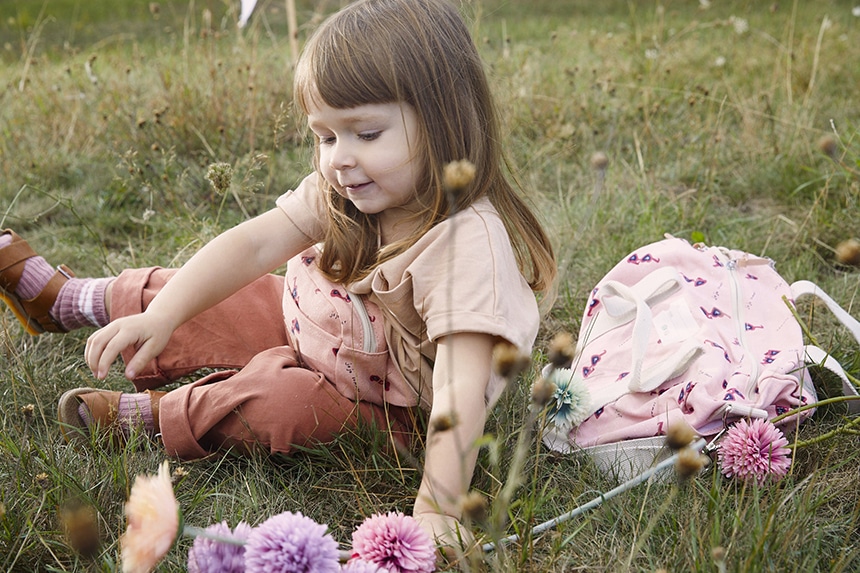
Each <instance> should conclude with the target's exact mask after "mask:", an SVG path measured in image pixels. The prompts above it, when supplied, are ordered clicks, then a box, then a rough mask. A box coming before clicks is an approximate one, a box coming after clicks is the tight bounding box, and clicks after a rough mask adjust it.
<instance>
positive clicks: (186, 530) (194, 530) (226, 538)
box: [182, 525, 246, 546]
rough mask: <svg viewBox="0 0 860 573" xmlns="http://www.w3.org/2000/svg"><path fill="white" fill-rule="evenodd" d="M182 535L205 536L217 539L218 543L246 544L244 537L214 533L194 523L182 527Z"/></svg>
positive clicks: (213, 539)
mask: <svg viewBox="0 0 860 573" xmlns="http://www.w3.org/2000/svg"><path fill="white" fill-rule="evenodd" d="M182 535H184V536H185V537H203V538H205V539H211V540H212V541H217V542H218V543H228V544H230V545H239V546H242V545H245V543H246V541H245V540H244V539H239V538H238V537H233V536H232V535H219V534H217V533H212V532H211V531H206V530H205V529H204V528H202V527H195V526H193V525H186V526H185V527H183V528H182Z"/></svg>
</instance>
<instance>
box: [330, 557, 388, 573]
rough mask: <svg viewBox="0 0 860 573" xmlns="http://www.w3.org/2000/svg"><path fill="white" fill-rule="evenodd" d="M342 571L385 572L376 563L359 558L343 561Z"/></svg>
mask: <svg viewBox="0 0 860 573" xmlns="http://www.w3.org/2000/svg"><path fill="white" fill-rule="evenodd" d="M341 572H342V573H386V570H385V569H381V568H380V567H379V566H378V565H377V564H376V563H371V562H370V561H362V560H361V559H351V560H350V561H348V562H347V563H344V564H343V566H342V567H341Z"/></svg>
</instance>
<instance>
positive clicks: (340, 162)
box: [329, 141, 355, 171]
mask: <svg viewBox="0 0 860 573" xmlns="http://www.w3.org/2000/svg"><path fill="white" fill-rule="evenodd" d="M329 166H331V168H332V169H335V170H337V171H342V170H344V169H349V168H351V167H355V155H354V154H353V152H352V150H351V148H350V146H349V145H348V144H347V143H345V142H341V141H338V142H337V143H335V145H334V148H333V149H332V151H331V156H330V157H329Z"/></svg>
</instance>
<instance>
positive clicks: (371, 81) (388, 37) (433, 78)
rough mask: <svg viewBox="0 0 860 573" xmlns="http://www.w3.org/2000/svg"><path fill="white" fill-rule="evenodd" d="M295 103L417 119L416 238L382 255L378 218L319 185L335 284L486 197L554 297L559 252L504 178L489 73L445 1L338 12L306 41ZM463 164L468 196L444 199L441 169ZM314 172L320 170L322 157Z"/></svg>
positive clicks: (327, 264)
mask: <svg viewBox="0 0 860 573" xmlns="http://www.w3.org/2000/svg"><path fill="white" fill-rule="evenodd" d="M294 94H295V99H296V103H297V105H298V106H299V107H300V108H301V109H302V110H303V111H304V112H305V113H307V112H308V111H309V108H310V107H311V106H312V104H313V102H314V101H319V100H322V101H323V102H325V104H327V105H329V106H331V107H334V108H338V109H348V108H352V107H356V106H360V105H365V104H377V103H396V102H406V103H408V104H410V105H411V106H412V107H413V108H414V109H415V112H416V114H417V117H418V124H419V129H420V134H419V137H418V138H417V139H418V140H419V141H418V142H417V145H416V146H415V148H414V150H413V152H414V153H416V154H417V156H416V158H417V159H418V160H419V164H420V165H423V173H422V174H421V176H420V177H419V185H418V189H417V191H416V192H417V194H418V202H419V204H420V206H421V209H420V210H419V212H418V213H416V214H415V215H414V218H415V220H416V222H417V225H416V229H417V230H416V231H415V233H414V234H413V235H412V236H411V237H408V238H406V239H405V240H403V241H400V242H398V243H395V244H392V245H388V246H386V247H384V248H382V249H380V248H379V247H378V245H377V240H378V239H377V237H378V231H379V230H378V227H377V224H376V218H375V216H374V215H367V214H364V213H361V212H360V211H358V209H356V208H355V206H353V205H352V203H351V202H350V201H349V200H348V199H345V198H344V197H342V196H341V195H339V194H338V193H337V192H336V191H335V190H334V189H333V188H332V187H331V186H330V185H328V184H327V183H326V182H325V181H324V180H323V178H322V177H320V181H321V185H322V186H323V189H322V190H321V191H322V192H323V193H324V196H325V198H326V202H327V204H328V206H329V209H328V211H329V212H328V215H327V216H328V217H329V219H330V220H329V223H330V224H329V225H328V226H327V232H326V236H325V239H324V243H323V254H322V256H321V258H320V260H319V264H320V268H321V269H322V270H323V271H324V272H326V273H327V274H328V275H329V277H330V278H332V279H333V280H336V281H338V282H341V283H350V282H353V281H356V280H359V279H361V278H362V277H364V276H366V275H367V274H368V273H369V272H370V271H371V270H372V269H373V268H374V267H375V266H377V265H378V264H379V263H381V262H383V261H385V260H388V259H390V258H391V257H393V256H395V255H397V254H399V253H401V252H403V251H404V250H405V249H406V248H408V247H409V246H410V245H412V244H414V242H415V241H416V240H417V239H418V238H420V237H421V236H422V235H423V234H424V233H426V232H427V231H428V230H429V229H430V228H432V227H433V226H434V225H436V224H437V223H439V222H440V221H442V220H444V219H445V218H446V217H448V216H450V215H451V214H452V213H455V212H457V211H459V210H461V209H463V208H465V207H468V206H469V205H471V204H472V203H473V202H474V201H475V200H476V199H479V198H481V197H484V196H487V197H489V199H490V201H491V202H492V203H493V205H494V206H495V208H496V210H497V211H498V212H499V214H500V215H501V217H502V220H503V221H504V224H505V228H506V229H507V231H508V235H509V237H510V239H511V244H512V245H513V247H514V251H515V253H516V256H517V262H518V264H519V267H520V270H521V272H522V273H523V275H524V276H525V277H526V279H527V280H528V281H529V284H530V285H531V287H532V289H534V290H535V291H538V292H543V293H545V294H548V293H551V292H552V288H553V285H554V282H555V277H556V272H557V271H556V264H555V257H554V255H553V250H552V246H551V244H550V241H549V239H548V238H547V236H546V234H545V233H544V231H543V229H542V227H541V225H540V223H539V221H538V220H537V218H536V217H535V216H534V214H533V213H532V211H531V210H530V209H529V207H528V206H527V204H526V203H525V202H524V201H523V200H522V199H521V198H520V197H519V195H518V194H517V193H516V191H515V190H514V188H513V187H512V185H511V183H510V182H509V181H508V179H507V178H506V176H505V173H506V167H507V164H506V161H505V159H504V155H503V152H502V149H501V146H500V143H499V120H498V117H497V115H496V114H497V112H496V107H495V104H494V102H493V98H492V95H491V94H490V89H489V85H488V82H487V78H486V75H485V73H484V68H483V64H482V62H481V59H480V56H479V55H478V51H477V49H476V48H475V45H474V42H473V41H472V38H471V34H470V33H469V30H468V28H467V27H466V24H465V22H464V21H463V19H462V18H461V16H460V14H459V12H458V11H457V9H456V8H455V7H454V6H453V5H451V4H450V3H448V2H447V0H360V1H358V2H355V3H353V4H351V5H349V6H347V7H346V8H344V9H343V10H341V11H339V12H337V13H336V14H334V15H333V16H331V17H330V18H329V19H327V20H326V21H325V22H324V23H323V24H322V25H321V26H320V27H319V28H318V29H317V30H316V31H315V32H314V34H313V35H312V36H311V38H310V39H309V40H308V43H307V45H306V46H305V49H304V52H303V53H302V56H301V58H300V60H299V63H298V65H297V68H296V74H295V85H294ZM317 98H319V99H317ZM463 159H465V160H468V161H469V162H471V163H472V164H473V165H474V166H475V177H474V180H473V182H472V183H471V184H470V185H469V186H468V187H467V188H466V189H465V190H463V191H462V192H458V193H456V194H451V193H446V190H445V186H444V184H443V177H442V174H443V169H444V167H445V165H446V164H448V163H450V162H452V161H458V160H463ZM315 165H316V167H317V168H319V153H318V148H317V153H315Z"/></svg>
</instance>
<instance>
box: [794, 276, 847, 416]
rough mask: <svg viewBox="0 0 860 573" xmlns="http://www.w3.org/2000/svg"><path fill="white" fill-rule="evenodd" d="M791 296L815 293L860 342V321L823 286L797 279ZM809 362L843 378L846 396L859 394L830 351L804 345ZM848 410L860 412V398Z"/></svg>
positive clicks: (843, 390) (796, 296)
mask: <svg viewBox="0 0 860 573" xmlns="http://www.w3.org/2000/svg"><path fill="white" fill-rule="evenodd" d="M790 288H791V296H792V297H793V298H794V299H795V300H797V298H799V297H801V296H803V295H807V294H808V295H813V296H815V297H817V298H818V299H819V300H821V301H822V302H823V303H824V304H825V305H826V306H827V308H828V309H830V312H832V313H833V315H834V316H835V317H836V318H837V319H838V320H839V322H840V323H842V325H843V326H845V328H847V329H848V331H849V332H851V334H852V335H853V336H854V339H855V340H856V341H857V343H858V344H860V321H858V320H857V319H856V318H854V317H853V316H851V315H850V314H848V312H847V311H846V310H845V309H843V308H842V307H841V306H839V304H838V303H837V302H836V301H835V300H833V299H832V298H830V296H829V295H828V294H827V293H826V292H824V291H823V290H821V288H820V287H819V286H818V285H816V284H815V283H813V282H810V281H797V282H795V283H792V285H791V287H790ZM803 350H804V352H805V354H806V358H807V362H808V363H810V364H817V365H819V366H823V367H824V368H827V369H828V370H830V371H831V372H833V373H834V374H836V375H837V376H839V378H840V379H841V380H842V392H843V394H845V395H846V396H857V395H860V394H858V391H857V387H856V386H855V385H854V384H852V383H851V381H850V380H849V379H848V376H847V375H846V374H845V370H844V369H843V368H842V365H841V364H839V362H838V361H837V360H836V359H835V358H833V357H832V356H831V355H830V354H829V353H827V352H825V351H824V350H822V349H821V348H819V347H817V346H812V345H808V346H804V348H803ZM848 411H849V412H851V413H852V414H856V413H858V412H860V400H852V401H850V402H848Z"/></svg>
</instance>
